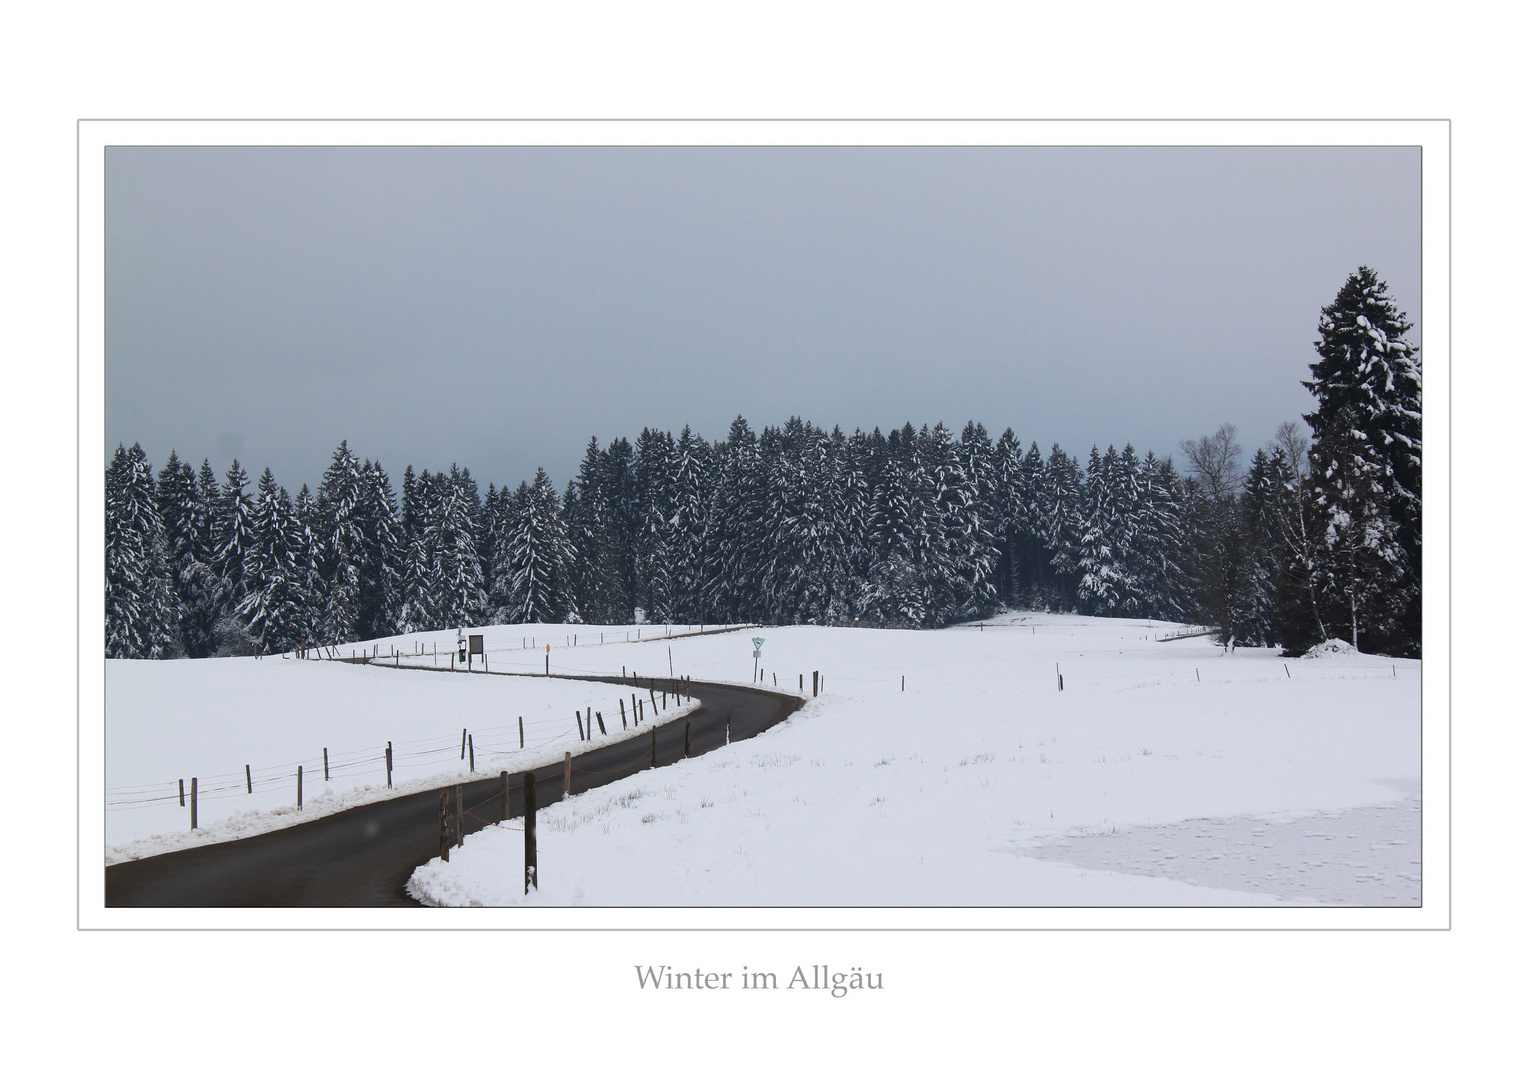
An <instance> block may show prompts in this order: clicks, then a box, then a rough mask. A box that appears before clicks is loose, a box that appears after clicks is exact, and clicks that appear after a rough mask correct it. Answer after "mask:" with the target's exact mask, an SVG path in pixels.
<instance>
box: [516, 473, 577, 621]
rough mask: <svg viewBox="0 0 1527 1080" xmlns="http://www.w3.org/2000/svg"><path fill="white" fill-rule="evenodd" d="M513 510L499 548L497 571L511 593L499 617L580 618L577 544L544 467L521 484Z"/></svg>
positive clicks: (526, 618)
mask: <svg viewBox="0 0 1527 1080" xmlns="http://www.w3.org/2000/svg"><path fill="white" fill-rule="evenodd" d="M513 513H514V516H513V519H512V520H511V522H510V526H509V529H508V531H507V533H506V535H505V536H504V538H503V543H502V544H501V545H499V546H498V548H497V550H498V557H499V563H498V566H497V567H496V568H495V573H496V574H497V575H498V576H500V577H502V578H503V579H505V582H504V584H503V586H502V591H503V592H504V593H505V594H506V595H507V596H508V598H509V599H508V604H507V606H506V608H505V609H504V610H502V611H500V612H499V614H498V618H499V619H500V621H503V622H511V623H527V622H540V623H549V622H564V621H572V622H576V621H581V619H580V616H579V613H578V611H577V608H576V607H575V606H574V602H573V598H572V595H571V590H570V589H569V584H570V581H569V573H568V572H569V569H570V568H571V565H572V562H573V548H572V545H571V544H570V543H569V542H568V539H567V534H566V533H565V532H564V530H563V518H562V515H561V512H560V508H559V507H558V505H557V492H556V489H555V488H553V487H552V486H551V480H550V479H548V477H547V476H546V471H545V470H544V469H537V470H536V476H535V481H534V482H533V483H531V484H528V485H527V484H521V485H520V488H519V490H518V491H517V492H516V493H515V497H514V511H513Z"/></svg>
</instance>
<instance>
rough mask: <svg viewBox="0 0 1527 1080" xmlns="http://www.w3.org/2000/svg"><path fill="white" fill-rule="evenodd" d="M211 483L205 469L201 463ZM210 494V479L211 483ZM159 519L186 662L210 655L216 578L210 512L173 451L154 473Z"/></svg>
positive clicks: (187, 469)
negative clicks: (178, 602) (157, 479)
mask: <svg viewBox="0 0 1527 1080" xmlns="http://www.w3.org/2000/svg"><path fill="white" fill-rule="evenodd" d="M202 467H203V469H204V470H205V472H206V474H207V475H208V476H209V477H211V473H212V469H211V466H210V465H208V464H206V463H205V462H204V463H203V466H202ZM212 483H213V485H214V489H215V486H216V483H217V481H216V478H215V477H213V478H212ZM157 498H158V503H159V516H160V518H161V519H162V520H163V521H164V534H165V544H166V547H167V555H168V560H169V567H170V577H171V580H172V581H173V583H174V586H175V592H176V595H177V596H178V598H179V601H180V640H181V645H182V647H183V648H184V649H185V653H186V655H187V656H190V657H202V656H211V655H212V653H213V651H214V650H215V649H216V647H217V644H216V633H215V627H216V624H217V616H218V610H217V577H216V575H215V574H214V573H213V571H212V538H211V512H210V509H211V508H210V507H209V505H208V503H207V501H206V500H204V499H203V497H202V492H201V490H200V488H199V487H198V484H197V480H196V474H195V472H193V471H192V469H191V466H190V464H189V463H188V462H184V461H181V460H180V458H179V457H178V456H177V455H176V453H175V451H174V450H171V451H170V458H169V461H167V462H166V463H165V466H164V468H163V469H162V470H160V472H159V484H158V488H157Z"/></svg>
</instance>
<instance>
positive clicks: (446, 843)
mask: <svg viewBox="0 0 1527 1080" xmlns="http://www.w3.org/2000/svg"><path fill="white" fill-rule="evenodd" d="M446 800H447V796H446V793H445V788H441V789H440V858H441V860H442V861H443V862H450V861H451V813H450V805H449V803H448V802H447V801H446Z"/></svg>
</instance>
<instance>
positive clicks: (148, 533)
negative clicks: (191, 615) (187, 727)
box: [106, 443, 183, 660]
mask: <svg viewBox="0 0 1527 1080" xmlns="http://www.w3.org/2000/svg"><path fill="white" fill-rule="evenodd" d="M179 624H180V604H179V601H178V599H177V597H176V594H175V589H174V585H173V584H172V582H171V580H170V563H169V551H168V545H167V543H166V541H165V532H164V523H163V521H162V520H161V518H160V516H159V508H158V506H157V505H156V504H155V492H154V473H153V469H152V467H151V466H150V465H149V462H148V456H147V455H146V454H144V452H143V448H142V447H141V446H139V445H138V444H137V443H134V444H133V446H132V449H131V450H125V449H123V448H122V446H121V445H120V444H118V446H117V451H116V453H115V454H114V455H113V457H112V462H111V465H110V467H109V468H108V469H107V471H106V655H107V656H108V657H115V658H126V659H139V660H159V659H164V658H167V657H173V656H180V655H182V653H183V649H182V645H181V641H180V632H179V630H180V625H179Z"/></svg>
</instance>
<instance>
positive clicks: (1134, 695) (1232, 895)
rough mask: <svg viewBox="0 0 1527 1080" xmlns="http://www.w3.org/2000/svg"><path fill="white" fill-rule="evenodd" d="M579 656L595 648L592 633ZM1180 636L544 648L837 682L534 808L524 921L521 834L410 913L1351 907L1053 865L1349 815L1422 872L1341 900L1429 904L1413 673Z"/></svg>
mask: <svg viewBox="0 0 1527 1080" xmlns="http://www.w3.org/2000/svg"><path fill="white" fill-rule="evenodd" d="M506 629H513V630H514V631H515V633H516V634H518V628H506ZM573 629H575V628H568V630H567V632H568V633H571V632H572V631H573ZM576 629H577V632H578V633H579V634H580V640H582V635H583V634H585V633H588V632H589V630H590V629H591V628H576ZM1183 629H1184V628H1183V627H1180V626H1177V625H1176V624H1166V623H1159V622H1149V621H1140V620H1121V619H1094V618H1085V617H1080V616H1073V615H1050V614H1035V613H1023V612H1015V613H1008V614H1005V615H1003V616H1000V617H998V618H997V619H996V620H993V621H992V622H989V623H986V624H984V626H980V625H969V626H961V627H953V628H950V629H946V630H940V631H922V632H917V631H889V630H866V629H849V628H822V627H779V628H767V629H760V630H752V631H746V632H742V633H732V634H723V635H718V636H707V637H691V638H683V639H678V640H674V641H671V642H655V643H649V642H644V643H642V644H636V643H634V642H633V643H630V644H627V643H625V642H624V641H619V642H616V643H613V644H612V643H607V644H606V645H604V646H589V647H584V646H580V647H579V648H577V649H573V650H568V649H562V650H557V649H555V648H554V649H553V653H552V670H553V671H556V670H558V668H559V665H565V666H566V667H567V668H568V669H574V668H576V669H577V670H584V671H598V672H612V671H613V672H614V673H616V674H619V673H620V671H621V668H622V665H625V666H626V667H628V668H630V667H634V668H636V669H638V670H641V671H645V670H647V669H648V668H651V669H652V670H651V673H654V674H656V673H659V669H660V668H666V665H667V663H668V657H667V653H666V652H665V650H667V649H671V650H672V657H673V663H674V665H675V670H676V671H677V672H679V673H688V674H690V675H692V676H694V677H695V678H697V679H708V680H721V681H735V682H742V683H747V682H749V681H750V679H751V676H752V665H753V659H752V645H751V643H750V642H749V641H748V638H749V637H750V636H761V637H763V638H765V644H764V646H763V659H762V661H761V663H762V667H763V671H764V673H765V674H764V677H763V684H764V685H765V686H768V687H773V686H774V685H776V683H777V684H778V686H779V687H780V689H781V690H786V689H788V690H789V691H790V692H792V693H797V692H799V691H798V689H797V688H798V687H799V686H801V685H802V684H804V686H805V687H806V694H807V695H809V694H810V686H811V673H812V672H813V671H820V672H821V673H822V675H823V678H824V684H823V693H822V694H821V696H819V697H817V698H815V699H813V700H811V701H809V702H808V704H807V706H806V707H805V708H804V709H802V710H800V711H799V712H797V713H796V714H795V715H794V716H792V717H791V718H790V719H789V720H788V721H786V722H785V723H783V724H781V725H779V726H778V727H776V728H774V729H772V730H771V731H769V732H766V733H764V734H762V735H760V736H758V737H757V738H754V739H750V740H745V741H742V742H738V743H735V744H733V745H731V746H729V747H726V748H723V749H720V750H717V751H714V752H712V753H709V754H706V755H704V756H702V757H699V758H695V759H692V760H689V761H684V762H680V763H678V764H676V765H672V766H667V767H664V768H661V769H655V770H649V771H646V772H643V773H641V774H640V775H638V776H635V777H631V778H629V779H626V780H622V781H618V782H616V783H614V784H611V785H609V786H607V787H603V788H599V789H597V790H594V791H590V792H587V793H584V794H581V795H577V796H574V797H572V798H570V799H568V800H565V801H564V802H561V803H558V804H555V805H553V806H551V807H548V808H544V809H543V810H542V811H541V813H540V815H539V816H538V819H537V835H538V846H539V869H540V883H541V887H540V890H539V891H538V892H536V893H533V894H532V895H530V896H529V897H526V896H524V895H523V894H522V892H521V884H520V883H521V880H522V855H523V835H522V833H521V832H519V831H516V830H515V829H512V828H492V829H486V830H484V831H483V832H481V833H478V834H475V835H473V836H471V837H469V838H468V839H467V841H466V845H465V847H463V848H461V849H459V850H457V851H455V852H454V853H453V854H452V858H451V861H450V862H449V863H441V862H440V861H439V860H433V861H431V862H430V863H427V864H425V865H424V866H422V867H420V869H419V870H418V871H416V872H415V874H414V876H413V879H412V881H411V882H410V891H411V892H412V894H413V895H414V896H415V897H417V898H418V899H420V900H421V901H423V902H425V903H429V904H439V905H463V906H474V905H486V906H507V905H520V904H531V905H546V906H570V905H589V906H685V905H714V906H728V905H737V906H818V905H820V906H840V905H841V906H901V905H929V906H1085V905H1106V906H1137V905H1139V906H1191V905H1213V906H1224V905H1238V904H1284V903H1311V902H1335V903H1340V902H1359V901H1356V900H1352V901H1347V900H1344V898H1345V897H1348V896H1356V895H1358V894H1357V893H1356V892H1354V891H1353V890H1344V889H1342V888H1339V887H1337V886H1331V887H1330V888H1328V889H1326V891H1325V892H1322V893H1320V894H1319V896H1315V898H1314V899H1311V897H1312V896H1314V894H1308V895H1301V894H1299V892H1298V889H1297V871H1296V870H1291V871H1290V872H1289V874H1287V875H1285V874H1282V873H1281V872H1280V873H1279V874H1276V875H1273V874H1268V873H1266V872H1265V870H1262V869H1260V868H1258V869H1257V872H1256V873H1255V874H1252V873H1250V872H1248V873H1245V874H1237V875H1235V876H1231V875H1225V874H1221V875H1218V876H1214V875H1208V874H1206V873H1205V872H1203V871H1194V872H1192V873H1189V872H1187V871H1186V870H1182V869H1177V864H1178V860H1175V859H1172V858H1168V857H1167V856H1166V855H1162V856H1161V857H1160V858H1156V859H1140V858H1135V857H1134V856H1131V855H1128V854H1127V853H1126V855H1123V856H1117V857H1113V856H1111V858H1112V861H1111V862H1108V863H1106V864H1104V863H1099V862H1098V860H1097V859H1094V858H1091V857H1089V858H1087V859H1080V857H1078V860H1077V861H1074V862H1068V861H1066V860H1065V858H1064V855H1062V856H1060V857H1057V852H1064V851H1065V850H1066V849H1067V845H1069V846H1070V847H1071V848H1073V849H1079V848H1080V846H1081V845H1079V844H1078V843H1077V842H1078V841H1079V840H1082V839H1084V838H1086V837H1096V836H1103V835H1107V836H1110V837H1128V836H1130V835H1131V834H1136V835H1138V837H1139V839H1140V843H1141V844H1142V845H1146V846H1150V847H1154V848H1159V847H1160V846H1161V844H1162V839H1161V837H1162V836H1163V835H1164V834H1163V833H1162V832H1161V827H1162V826H1169V825H1175V824H1178V823H1183V822H1195V823H1197V824H1195V826H1194V832H1195V835H1197V834H1203V835H1206V836H1207V835H1210V833H1211V832H1212V830H1211V829H1210V827H1209V825H1207V824H1204V823H1213V822H1227V821H1231V819H1235V820H1236V821H1245V820H1247V819H1249V818H1251V817H1254V816H1267V815H1275V816H1276V817H1277V820H1299V819H1301V818H1303V817H1314V816H1320V817H1321V818H1322V820H1325V819H1330V818H1333V816H1339V815H1341V814H1342V813H1343V812H1345V811H1349V810H1351V809H1352V808H1357V807H1377V808H1390V810H1392V813H1389V814H1387V816H1386V814H1385V813H1383V812H1378V813H1377V814H1376V816H1374V817H1373V821H1372V822H1370V823H1369V824H1366V825H1364V826H1363V830H1364V832H1363V836H1364V837H1366V838H1367V839H1364V840H1363V841H1362V843H1361V844H1360V845H1357V846H1361V847H1362V850H1363V852H1364V853H1365V854H1364V856H1363V858H1364V859H1365V860H1369V861H1371V860H1370V856H1369V854H1367V853H1369V852H1372V856H1371V859H1378V860H1382V859H1385V858H1391V859H1393V858H1399V857H1400V856H1401V855H1403V856H1404V857H1405V859H1404V861H1405V865H1404V867H1403V868H1399V869H1396V868H1388V869H1382V868H1381V870H1375V869H1374V868H1373V867H1372V866H1371V865H1369V862H1364V864H1363V865H1360V866H1353V867H1351V868H1349V869H1343V868H1342V866H1340V865H1337V864H1330V865H1327V864H1326V863H1320V868H1321V870H1322V872H1323V873H1324V874H1325V876H1326V877H1327V878H1330V877H1332V875H1335V876H1336V877H1337V878H1340V876H1341V875H1343V874H1348V873H1350V875H1351V876H1352V877H1353V878H1354V879H1357V878H1358V876H1359V875H1368V876H1372V875H1373V874H1376V873H1380V872H1382V873H1385V874H1388V875H1389V877H1388V880H1391V881H1392V880H1396V879H1398V878H1407V879H1408V878H1411V877H1415V878H1418V877H1419V872H1420V871H1419V866H1417V865H1412V862H1411V859H1410V856H1413V855H1415V854H1416V852H1415V851H1414V850H1413V847H1412V846H1406V845H1407V844H1408V841H1406V840H1405V837H1408V836H1410V835H1412V832H1411V831H1407V830H1410V828H1411V821H1412V818H1413V812H1414V804H1413V801H1412V796H1411V795H1410V794H1408V793H1407V792H1408V791H1412V790H1414V789H1415V785H1417V784H1418V783H1419V778H1420V765H1421V752H1420V746H1421V742H1420V714H1421V695H1420V671H1421V668H1420V664H1419V662H1417V661H1407V660H1398V661H1396V660H1393V659H1391V658H1388V657H1375V656H1365V655H1362V654H1358V653H1352V652H1345V653H1343V652H1337V651H1333V650H1326V651H1324V652H1322V653H1321V656H1322V659H1321V660H1320V662H1319V663H1316V662H1314V661H1312V660H1305V659H1291V660H1290V659H1284V658H1282V657H1279V656H1278V655H1277V653H1276V651H1275V650H1271V649H1252V648H1245V647H1242V648H1238V649H1236V650H1235V652H1234V653H1233V654H1229V655H1227V654H1225V653H1224V651H1223V650H1222V649H1221V648H1219V647H1218V646H1216V645H1214V644H1213V643H1212V641H1211V640H1210V639H1209V638H1204V637H1199V638H1189V639H1185V640H1180V641H1171V642H1166V641H1161V640H1158V639H1161V638H1165V637H1168V636H1170V635H1172V634H1173V633H1178V632H1181V631H1182V630H1183ZM545 632H547V633H556V632H558V631H557V630H555V629H554V628H545ZM594 632H595V633H597V632H598V631H597V629H595V630H594ZM495 662H496V663H502V664H504V665H505V666H516V665H523V667H524V668H526V669H528V667H529V666H531V664H532V663H534V662H535V661H534V660H532V658H531V657H529V656H523V655H522V656H519V657H516V656H513V655H511V653H510V652H506V653H504V654H502V655H499V656H497V657H495ZM539 662H541V663H543V664H544V663H545V660H544V658H541V659H540V661H539ZM1057 665H1058V669H1059V674H1060V675H1062V676H1064V681H1065V688H1064V690H1063V691H1062V690H1060V689H1059V688H1058V682H1057ZM661 673H665V674H666V671H663V672H661ZM903 677H905V680H906V682H905V686H906V689H905V690H904V691H903V690H902V688H901V686H902V678H903ZM1407 814H1410V815H1411V816H1410V817H1408V816H1407ZM1226 827H1227V828H1229V827H1230V826H1226ZM1237 827H1238V826H1237ZM1331 828H1332V829H1333V830H1334V829H1335V828H1336V826H1332V827H1331ZM1305 831H1306V832H1309V831H1310V830H1305ZM1314 831H1315V832H1319V830H1314ZM1391 831H1393V832H1394V834H1395V836H1396V838H1397V839H1396V842H1395V844H1394V845H1389V844H1388V843H1386V840H1385V838H1386V836H1388V835H1389V832H1391ZM1246 835H1247V836H1251V835H1253V834H1252V833H1251V832H1250V831H1249V829H1248V830H1247V833H1246ZM1312 842H1313V841H1312ZM1319 842H1321V843H1323V842H1324V841H1319ZM1354 843H1356V842H1354ZM1141 850H1145V848H1142V849H1141ZM1248 850H1250V848H1249V846H1248ZM1390 851H1393V852H1395V853H1398V854H1396V855H1393V856H1390V855H1389V854H1387V853H1388V852H1390ZM1212 854H1213V853H1212V852H1210V853H1208V854H1205V855H1204V856H1203V858H1204V859H1205V860H1208V859H1210V858H1211V857H1212ZM1297 856H1298V852H1297V851H1296V852H1294V853H1293V854H1292V855H1291V854H1289V853H1288V852H1284V851H1280V853H1279V854H1278V858H1279V860H1280V861H1287V860H1288V859H1293V858H1296V857H1297ZM1247 858H1248V859H1253V861H1254V854H1253V855H1248V856H1247ZM1310 858H1311V859H1313V858H1314V856H1311V857H1310ZM1354 858H1355V856H1354ZM1316 861H1317V862H1320V860H1316ZM1327 862H1328V860H1327ZM1083 863H1090V865H1083ZM1099 865H1106V866H1108V867H1109V868H1107V869H1098V868H1097V867H1098V866H1099ZM1245 865H1246V866H1250V863H1249V862H1248V863H1246V864H1245ZM1113 867H1119V869H1114V868H1113ZM1417 887H1419V882H1418V881H1417ZM1383 895H1384V897H1385V899H1384V900H1383V901H1382V902H1386V903H1391V904H1392V903H1406V902H1409V901H1407V900H1406V899H1405V898H1404V897H1403V896H1402V897H1400V898H1399V899H1394V898H1392V895H1393V890H1392V889H1389V888H1388V887H1386V891H1385V892H1384V894H1383Z"/></svg>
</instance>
